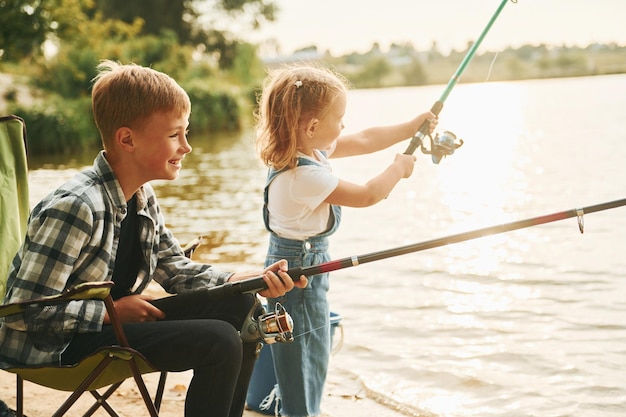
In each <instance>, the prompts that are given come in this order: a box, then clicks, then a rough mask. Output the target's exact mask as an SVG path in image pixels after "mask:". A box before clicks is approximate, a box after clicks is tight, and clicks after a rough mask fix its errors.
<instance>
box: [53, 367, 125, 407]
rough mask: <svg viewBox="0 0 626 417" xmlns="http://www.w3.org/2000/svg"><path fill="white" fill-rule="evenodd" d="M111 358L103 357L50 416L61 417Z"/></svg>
mask: <svg viewBox="0 0 626 417" xmlns="http://www.w3.org/2000/svg"><path fill="white" fill-rule="evenodd" d="M112 360H113V358H112V357H110V356H108V357H106V358H104V359H103V360H102V361H101V362H100V363H99V364H98V366H96V367H95V369H94V370H93V371H91V373H90V374H89V376H88V377H87V378H85V380H84V381H83V382H82V383H81V384H80V386H79V387H78V388H77V389H76V390H75V391H74V392H73V393H72V395H70V396H69V397H68V399H67V400H65V402H64V403H63V404H61V407H59V409H58V410H57V411H56V412H55V413H54V414H53V415H52V417H62V416H63V415H65V413H66V412H67V410H69V409H70V407H71V406H72V405H74V403H75V402H76V400H78V399H79V398H80V396H81V395H83V393H84V392H85V391H87V388H88V387H89V385H91V383H92V382H93V381H94V380H95V379H96V378H97V377H98V375H100V373H101V372H102V370H103V369H104V368H106V367H107V366H108V365H109V363H110V362H111V361H112Z"/></svg>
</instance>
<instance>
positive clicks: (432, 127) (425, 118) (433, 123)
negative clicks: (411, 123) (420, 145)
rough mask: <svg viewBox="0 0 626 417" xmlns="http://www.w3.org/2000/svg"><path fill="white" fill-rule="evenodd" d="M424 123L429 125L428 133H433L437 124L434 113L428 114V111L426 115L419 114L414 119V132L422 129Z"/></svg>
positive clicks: (437, 120)
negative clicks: (415, 127) (415, 125)
mask: <svg viewBox="0 0 626 417" xmlns="http://www.w3.org/2000/svg"><path fill="white" fill-rule="evenodd" d="M426 121H428V122H429V123H430V124H429V125H428V133H429V134H432V133H433V132H434V131H435V128H436V127H437V124H439V119H438V118H437V116H436V115H435V113H433V112H430V111H428V112H426V113H422V114H420V115H419V116H417V117H416V122H417V123H416V124H417V129H416V130H415V132H417V131H418V130H419V128H420V127H422V125H423V124H424V122H426Z"/></svg>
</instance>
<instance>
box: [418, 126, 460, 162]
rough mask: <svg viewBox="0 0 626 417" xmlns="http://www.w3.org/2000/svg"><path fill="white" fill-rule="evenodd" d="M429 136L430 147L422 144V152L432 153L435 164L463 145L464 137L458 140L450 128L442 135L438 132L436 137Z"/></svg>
mask: <svg viewBox="0 0 626 417" xmlns="http://www.w3.org/2000/svg"><path fill="white" fill-rule="evenodd" d="M428 137H429V138H430V149H425V148H424V146H421V148H422V153H425V154H428V155H431V158H432V161H433V163H434V164H438V163H439V162H441V160H442V159H443V158H445V157H446V156H449V155H452V154H453V153H454V151H455V150H457V149H458V148H460V147H461V145H463V139H459V140H458V142H457V138H456V135H455V134H454V133H452V132H450V131H448V130H446V131H444V132H443V133H442V134H441V135H439V133H437V134H436V135H435V138H434V139H433V137H432V136H431V135H428Z"/></svg>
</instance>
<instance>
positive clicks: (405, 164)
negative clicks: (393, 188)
mask: <svg viewBox="0 0 626 417" xmlns="http://www.w3.org/2000/svg"><path fill="white" fill-rule="evenodd" d="M416 160H417V157H416V156H415V155H405V154H396V159H395V160H394V161H393V163H394V164H398V165H399V166H400V167H401V168H402V169H403V174H402V178H409V177H410V176H411V174H412V173H413V167H414V166H415V161H416Z"/></svg>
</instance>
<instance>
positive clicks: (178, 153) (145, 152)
mask: <svg viewBox="0 0 626 417" xmlns="http://www.w3.org/2000/svg"><path fill="white" fill-rule="evenodd" d="M188 126H189V120H188V115H177V114H176V113H156V114H154V115H152V116H151V117H150V118H149V119H148V120H147V122H146V123H145V125H144V126H143V127H142V128H140V129H136V130H135V131H134V134H135V145H136V147H137V151H138V152H137V158H136V161H137V165H139V166H138V168H139V169H140V172H142V173H143V174H144V175H146V177H149V179H148V180H153V179H163V180H173V179H176V178H177V177H178V174H179V172H180V169H181V166H182V165H181V164H182V160H183V158H184V157H185V155H186V154H188V153H189V152H191V146H190V145H189V142H187V127H188Z"/></svg>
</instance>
